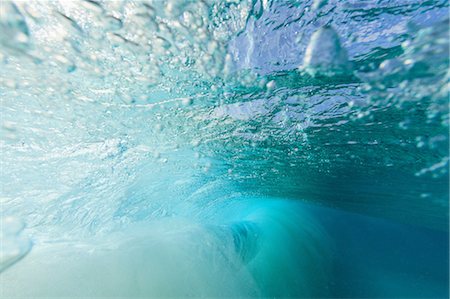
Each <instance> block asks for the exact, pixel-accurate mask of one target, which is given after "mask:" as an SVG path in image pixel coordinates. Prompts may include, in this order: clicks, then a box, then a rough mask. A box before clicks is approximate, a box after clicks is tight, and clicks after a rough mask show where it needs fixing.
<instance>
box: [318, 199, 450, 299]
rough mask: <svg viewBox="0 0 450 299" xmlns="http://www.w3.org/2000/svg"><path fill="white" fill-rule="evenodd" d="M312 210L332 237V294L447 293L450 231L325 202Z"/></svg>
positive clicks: (421, 295)
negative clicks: (393, 220) (372, 215)
mask: <svg viewBox="0 0 450 299" xmlns="http://www.w3.org/2000/svg"><path fill="white" fill-rule="evenodd" d="M312 211H313V213H314V214H316V219H317V220H318V221H319V222H320V223H321V224H322V225H323V226H324V228H325V229H326V232H327V234H328V235H329V237H330V238H331V239H332V240H333V242H332V243H333V245H332V246H334V248H333V249H334V250H333V253H332V254H333V264H334V265H333V267H332V268H333V271H334V274H333V275H332V277H333V281H331V282H330V288H331V290H330V293H331V294H333V296H335V297H346V298H448V297H449V236H448V232H447V231H439V230H432V229H428V228H423V227H416V226H411V225H405V224H399V223H395V222H391V221H389V220H384V219H378V218H373V217H368V216H362V215H358V214H353V213H348V212H343V211H341V210H334V209H328V208H322V207H313V208H312Z"/></svg>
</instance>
